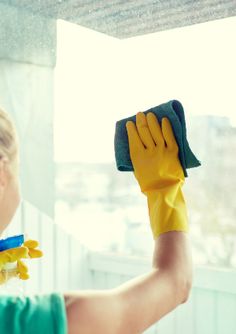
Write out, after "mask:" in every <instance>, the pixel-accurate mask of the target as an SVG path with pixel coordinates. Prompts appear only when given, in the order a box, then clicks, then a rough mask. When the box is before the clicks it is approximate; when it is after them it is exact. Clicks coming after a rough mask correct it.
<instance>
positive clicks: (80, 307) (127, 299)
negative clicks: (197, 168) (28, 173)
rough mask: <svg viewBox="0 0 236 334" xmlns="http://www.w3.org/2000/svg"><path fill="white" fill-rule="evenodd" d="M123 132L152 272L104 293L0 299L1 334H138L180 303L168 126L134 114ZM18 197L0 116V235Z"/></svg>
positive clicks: (181, 205) (15, 159)
mask: <svg viewBox="0 0 236 334" xmlns="http://www.w3.org/2000/svg"><path fill="white" fill-rule="evenodd" d="M126 128H127V132H128V139H129V148H130V155H131V159H132V163H133V166H134V170H135V172H134V175H135V177H136V179H137V181H138V183H139V186H140V189H141V191H142V193H143V194H144V195H145V196H146V197H147V204H148V210H149V217H150V223H151V230H152V233H153V239H154V253H153V265H152V269H151V270H150V272H148V273H146V274H144V275H142V276H139V277H137V278H134V279H132V280H130V281H128V282H126V283H124V284H122V285H120V286H118V287H117V288H115V289H110V290H98V291H94V290H85V291H73V292H65V293H64V294H60V293H52V294H49V295H35V296H34V297H29V296H25V297H13V296H5V297H3V296H1V297H0V324H2V328H1V327H0V329H1V333H2V334H3V333H6V334H10V333H22V334H23V333H24V334H25V333H32V334H36V333H38V332H40V333H42V332H43V331H45V333H61V334H63V333H67V332H68V333H69V334H90V333H91V334H94V333H96V334H106V333H107V334H136V333H142V332H143V331H144V330H145V329H147V328H148V327H150V326H151V325H153V324H154V323H155V322H157V321H158V320H159V319H161V318H162V317H163V316H164V315H165V314H167V313H169V312H170V311H172V310H173V309H175V308H176V307H177V306H178V305H180V304H182V303H184V302H186V301H187V300H188V296H189V293H190V290H191V285H192V258H191V254H190V246H189V240H188V221H187V210H186V205H185V201H184V197H183V193H182V190H181V188H182V185H183V183H184V174H183V170H182V167H181V165H180V162H179V159H178V146H177V144H176V141H175V137H174V135H173V132H172V128H171V124H170V122H169V121H168V119H167V118H163V119H162V122H161V125H160V124H159V122H158V120H157V118H156V117H155V115H154V114H153V113H151V112H150V113H148V114H147V116H146V115H145V114H144V113H142V112H138V113H137V114H136V125H135V124H134V123H133V122H131V121H129V122H127V123H126ZM20 198H21V197H20V185H19V147H18V139H17V133H16V130H15V127H14V124H13V122H12V119H11V118H10V116H9V115H8V114H7V113H6V112H4V111H2V110H0V234H1V233H2V232H3V231H4V229H5V228H6V227H7V226H8V224H9V223H10V222H11V219H12V217H13V216H14V214H15V211H16V209H17V207H18V205H19V203H20ZM9 305H10V306H11V308H9ZM9 310H10V312H9ZM9 316H10V318H11V320H10V321H9ZM22 319H23V320H22ZM0 326H1V325H0ZM4 326H5V327H4ZM4 330H5V332H4Z"/></svg>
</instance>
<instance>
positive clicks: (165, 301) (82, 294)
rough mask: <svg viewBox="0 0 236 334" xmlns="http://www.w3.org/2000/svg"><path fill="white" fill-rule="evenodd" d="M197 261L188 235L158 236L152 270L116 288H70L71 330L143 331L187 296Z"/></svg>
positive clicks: (74, 333) (87, 333) (101, 333)
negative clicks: (78, 289)
mask: <svg viewBox="0 0 236 334" xmlns="http://www.w3.org/2000/svg"><path fill="white" fill-rule="evenodd" d="M191 284H192V261H191V256H190V250H189V241H188V236H187V234H186V233H184V232H177V231H172V232H167V233H164V234H162V235H160V236H159V237H158V238H157V240H155V250H154V254H153V270H152V271H150V272H149V273H147V274H144V275H141V276H139V277H137V278H134V279H132V280H130V281H128V282H126V283H124V284H122V285H120V286H118V287H117V288H115V289H111V290H98V291H93V290H86V291H79V292H70V293H67V294H65V302H66V305H67V306H66V310H67V319H68V330H69V332H68V334H93V333H96V334H138V333H142V332H143V331H144V330H145V329H147V328H148V327H150V326H151V325H153V324H154V323H155V322H157V321H158V320H159V319H161V318H162V317H163V316H164V315H166V314H167V313H169V312H170V311H172V310H173V309H175V308H176V307H177V306H178V305H180V304H182V303H184V302H186V301H187V299H188V295H189V291H190V289H191Z"/></svg>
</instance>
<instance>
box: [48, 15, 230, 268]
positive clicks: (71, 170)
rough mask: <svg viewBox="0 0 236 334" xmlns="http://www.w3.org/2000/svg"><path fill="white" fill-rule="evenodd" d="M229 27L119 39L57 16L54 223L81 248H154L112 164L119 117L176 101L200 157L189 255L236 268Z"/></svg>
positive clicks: (218, 24) (125, 176)
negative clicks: (180, 103)
mask: <svg viewBox="0 0 236 334" xmlns="http://www.w3.org/2000/svg"><path fill="white" fill-rule="evenodd" d="M235 29H236V18H235V17H233V18H227V19H222V20H217V21H211V22H207V23H202V24H195V25H193V26H187V27H182V28H176V29H172V30H167V31H161V32H157V33H153V34H148V35H144V36H138V37H132V38H128V39H125V40H118V39H115V38H113V37H110V36H106V35H105V34H102V33H98V32H95V31H92V30H89V29H87V28H83V27H80V26H76V25H74V24H71V23H66V22H65V21H62V20H59V21H58V59H57V66H56V71H55V129H54V130H55V162H56V168H57V174H56V175H57V178H56V186H57V187H56V189H57V192H56V197H57V201H56V220H57V221H58V222H59V223H60V224H61V225H63V226H64V227H65V228H66V229H67V230H69V231H70V232H71V233H73V234H74V235H76V237H77V238H79V239H80V240H81V241H82V242H84V243H85V244H86V245H88V246H89V247H91V248H92V249H97V250H101V249H105V250H109V251H114V252H123V253H129V254H135V255H137V254H139V255H140V256H149V255H150V254H151V252H152V249H153V241H152V237H151V231H150V227H149V220H148V211H147V205H146V202H145V197H144V196H143V195H142V194H141V192H140V190H139V187H138V185H137V183H136V180H135V178H134V176H133V175H132V173H124V172H123V173H122V172H118V171H117V169H116V166H115V157H114V151H113V138H114V130H115V122H116V121H117V120H119V119H121V118H125V117H128V116H131V115H134V114H135V113H136V112H137V111H139V110H141V111H144V110H147V109H148V108H150V107H153V106H156V105H159V104H161V103H163V102H167V101H168V100H171V99H178V100H179V101H181V102H182V104H183V106H184V109H185V113H186V121H187V131H188V140H189V143H190V147H191V148H192V149H193V152H194V153H195V154H196V156H197V157H198V158H199V160H200V161H201V162H202V166H201V167H199V168H195V169H192V170H188V174H189V177H188V178H187V179H186V182H185V186H184V193H185V196H186V201H187V204H188V211H189V220H190V235H191V240H192V246H193V255H194V261H195V263H197V264H209V265H214V266H223V267H225V266H226V267H235V266H236V223H235V219H236V204H235V200H234V192H235V189H236V178H235V177H234V174H235V171H236V160H235V157H234V156H235V152H236V116H235V115H236V102H235V97H234V90H235V77H236V67H235V59H236V46H235V43H232V40H233V39H234V31H235ZM62 130H63V131H62Z"/></svg>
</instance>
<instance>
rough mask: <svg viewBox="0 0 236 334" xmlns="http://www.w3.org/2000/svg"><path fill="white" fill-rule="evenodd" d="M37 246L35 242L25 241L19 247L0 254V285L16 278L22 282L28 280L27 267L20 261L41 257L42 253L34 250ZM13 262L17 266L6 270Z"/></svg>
mask: <svg viewBox="0 0 236 334" xmlns="http://www.w3.org/2000/svg"><path fill="white" fill-rule="evenodd" d="M37 246H38V242H37V241H36V240H27V241H25V242H24V243H23V245H22V246H21V247H16V248H11V249H7V250H5V251H2V252H0V284H3V283H5V282H7V281H8V280H9V279H10V278H12V277H18V278H20V279H22V280H27V279H28V278H29V274H28V267H27V266H26V264H25V263H24V262H23V261H21V259H22V258H37V257H41V256H42V255H43V253H42V252H41V251H40V250H39V249H35V248H36V247H37ZM14 262H17V266H16V267H15V268H12V269H8V268H7V266H8V264H9V263H14Z"/></svg>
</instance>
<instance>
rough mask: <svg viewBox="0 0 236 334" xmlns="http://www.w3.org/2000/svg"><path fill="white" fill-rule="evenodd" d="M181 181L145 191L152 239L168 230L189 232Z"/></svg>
mask: <svg viewBox="0 0 236 334" xmlns="http://www.w3.org/2000/svg"><path fill="white" fill-rule="evenodd" d="M182 185H183V183H181V182H180V183H177V184H176V185H175V186H173V185H172V186H171V187H168V188H162V189H158V190H155V191H151V192H147V193H146V196H147V201H148V210H149V218H150V224H151V229H152V233H153V238H154V240H155V239H156V238H157V237H158V236H159V235H160V234H162V233H165V232H169V231H182V232H189V226H188V215H187V207H186V203H185V199H184V195H183V192H182V189H181V188H182Z"/></svg>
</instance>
